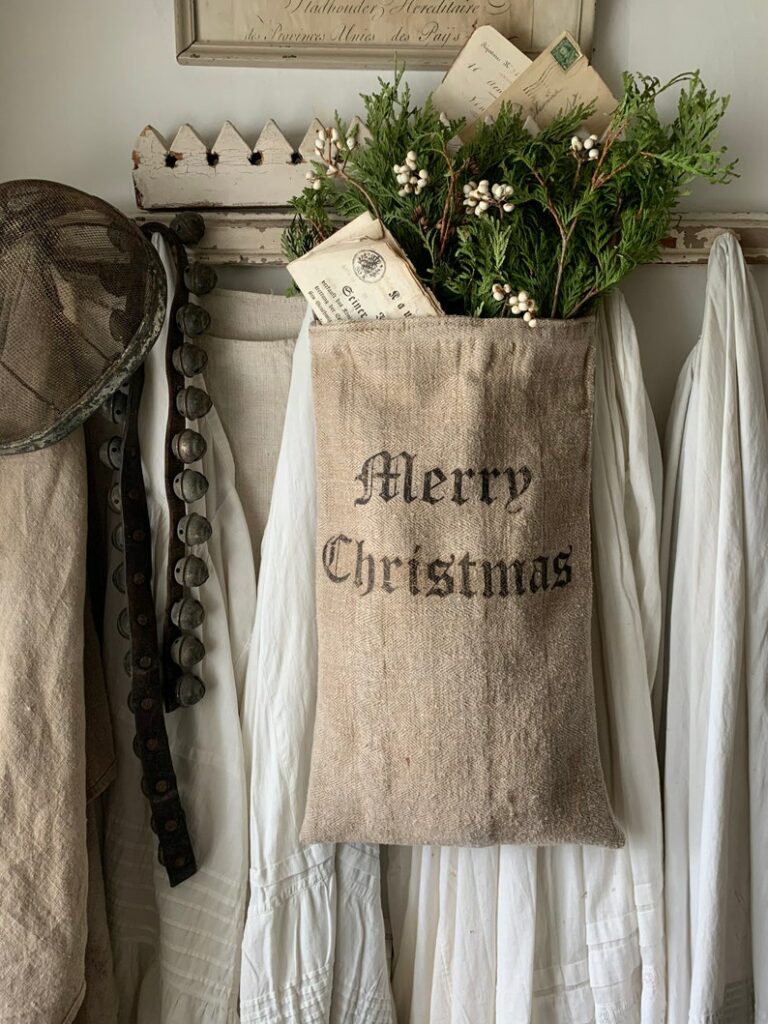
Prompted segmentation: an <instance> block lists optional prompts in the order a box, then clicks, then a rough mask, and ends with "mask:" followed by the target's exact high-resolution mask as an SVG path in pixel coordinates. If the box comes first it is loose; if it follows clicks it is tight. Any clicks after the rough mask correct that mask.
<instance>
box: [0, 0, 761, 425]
mask: <svg viewBox="0 0 768 1024" xmlns="http://www.w3.org/2000/svg"><path fill="white" fill-rule="evenodd" d="M597 2H598V23H597V37H596V47H595V52H594V62H595V64H596V65H597V66H598V68H599V69H600V70H601V71H602V73H603V75H604V76H605V77H606V78H607V79H608V80H609V82H611V83H612V84H613V85H615V86H618V84H619V80H620V72H621V70H622V69H623V68H629V69H633V70H642V71H645V72H648V73H652V74H656V75H659V77H662V78H663V77H669V76H671V75H672V74H674V73H676V72H678V71H682V70H686V69H689V68H696V67H698V68H700V69H701V71H702V73H703V75H704V77H705V80H706V81H707V82H708V83H709V84H711V86H712V87H713V88H716V89H718V90H720V91H723V92H729V93H731V94H732V97H733V98H732V104H731V109H730V110H729V112H728V115H727V125H726V129H725V132H724V139H725V141H726V142H727V143H728V145H729V146H730V147H731V149H732V150H733V152H734V153H735V154H737V155H738V156H739V157H740V158H741V173H742V177H741V179H740V180H739V181H738V182H735V183H734V184H733V185H731V186H729V187H728V188H727V189H722V188H717V189H715V188H707V189H699V190H697V191H696V192H695V194H694V196H692V197H691V199H690V200H689V201H688V205H689V207H692V208H693V207H695V208H698V209H707V208H708V209H710V210H715V209H720V210H750V209H751V210H766V209H768V175H766V173H765V171H766V169H768V121H767V119H766V112H765V105H766V97H767V96H768V59H766V55H765V44H766V41H767V40H768V3H766V2H765V0H732V2H731V3H723V0H672V2H670V0H597ZM174 53H175V51H174V39H173V12H172V2H171V0H66V2H64V0H0V140H1V141H0V180H5V179H9V178H16V177H39V178H50V179H54V180H58V181H63V182H66V183H68V184H71V185H75V186H77V187H78V188H82V189H85V190H86V191H90V192H94V193H96V194H98V195H101V196H103V197H104V198H105V199H107V200H109V201H110V202H113V203H115V204H116V205H118V206H120V207H121V208H122V209H124V210H126V211H128V210H130V209H131V208H132V206H133V195H132V190H131V176H130V169H131V168H130V153H131V148H132V145H133V142H134V139H135V138H136V135H137V134H138V132H139V131H140V129H141V128H142V127H143V126H144V125H145V124H146V123H147V122H151V123H152V124H154V125H155V127H157V128H158V129H159V130H160V131H161V132H163V133H164V134H165V135H166V136H168V137H170V136H171V135H172V134H173V132H174V131H175V129H176V128H177V127H178V125H179V124H181V123H182V122H184V121H189V122H191V123H192V124H194V126H195V127H196V128H197V129H198V131H199V132H200V133H201V134H202V135H203V137H204V138H206V139H207V141H209V142H212V141H213V139H214V137H215V135H216V133H217V131H218V129H219V128H220V126H221V123H222V121H223V120H224V119H225V118H229V119H230V120H232V121H233V122H234V123H235V124H236V125H237V127H238V128H239V129H240V131H241V132H243V134H245V135H246V137H247V138H254V139H255V136H256V133H257V132H258V130H259V128H260V127H261V126H262V124H263V122H264V121H265V120H266V118H267V117H274V118H275V119H276V120H277V121H278V122H279V123H280V125H281V127H282V128H283V130H284V131H285V132H286V134H288V135H289V137H292V138H293V139H294V140H295V141H298V139H299V138H300V136H301V135H302V134H303V131H304V128H305V126H306V124H307V123H308V121H309V119H310V118H311V117H312V116H313V115H317V116H318V117H320V118H328V117H329V116H330V115H331V114H332V112H333V111H334V109H338V110H340V111H341V112H342V113H343V114H345V115H351V114H353V113H356V112H358V110H359V103H358V101H357V95H358V93H359V92H360V91H362V90H367V89H370V88H371V87H372V86H373V85H374V84H375V81H376V77H377V73H375V72H353V71H309V70H300V69H291V70H284V69H270V68H266V69H257V68H232V69H219V68H204V67H180V66H179V65H178V64H177V63H176V60H175V56H174ZM410 77H411V81H412V84H413V86H414V90H415V93H416V95H417V96H424V95H426V93H427V92H428V91H429V90H430V89H431V88H432V87H433V86H434V84H435V83H436V82H437V80H438V76H437V75H434V74H430V73H426V72H422V73H414V74H412V75H411V76H410ZM243 273H244V274H245V273H249V274H250V275H251V276H250V277H249V279H248V280H244V279H243V278H241V279H238V280H237V281H236V283H237V284H238V285H240V286H244V287H256V288H260V289H271V288H280V287H281V286H282V276H281V275H279V274H278V273H276V272H267V271H255V272H252V273H251V272H243ZM756 276H757V278H758V281H759V282H760V284H761V287H762V289H763V294H764V296H767V297H768V272H766V270H765V268H759V269H758V270H757V272H756ZM704 280H705V271H704V270H703V269H701V268H672V267H649V268H643V269H641V270H638V271H637V272H636V273H635V274H634V275H633V276H632V277H631V278H630V279H629V280H628V281H627V282H626V284H625V286H624V292H625V294H626V295H627V298H628V300H629V302H630V305H631V307H632V311H633V313H634V315H635V319H636V322H637V326H638V332H639V335H640V344H641V348H642V352H643V360H644V367H645V372H646V379H647V382H648V387H649V390H650V392H651V398H652V401H653V403H654V407H655V409H656V412H657V416H658V417H659V419H660V420H661V421H663V420H664V418H665V417H666V410H667V407H668V404H669V400H670V398H671V394H672V390H673V388H674V383H675V378H676V375H677V371H678V369H679V367H680V365H681V363H682V361H683V359H684V357H685V354H686V353H687V351H688V350H689V349H690V347H691V346H692V345H693V344H694V343H695V341H696V337H697V333H698V330H699V326H700V320H701V311H702V301H703V290H704Z"/></svg>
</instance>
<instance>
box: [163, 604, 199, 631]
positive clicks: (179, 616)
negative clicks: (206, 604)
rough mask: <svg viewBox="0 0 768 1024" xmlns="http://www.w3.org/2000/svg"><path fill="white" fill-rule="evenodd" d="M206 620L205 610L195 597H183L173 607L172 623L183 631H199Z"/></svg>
mask: <svg viewBox="0 0 768 1024" xmlns="http://www.w3.org/2000/svg"><path fill="white" fill-rule="evenodd" d="M204 619H205V609H204V608H203V606H202V605H201V604H200V602H199V601H196V600H195V599H194V597H183V598H182V599H181V600H180V601H175V602H174V603H173V605H172V607H171V622H172V623H173V624H174V626H178V627H179V629H181V630H183V631H188V630H191V629H197V627H198V626H199V625H201V624H202V622H203V620H204Z"/></svg>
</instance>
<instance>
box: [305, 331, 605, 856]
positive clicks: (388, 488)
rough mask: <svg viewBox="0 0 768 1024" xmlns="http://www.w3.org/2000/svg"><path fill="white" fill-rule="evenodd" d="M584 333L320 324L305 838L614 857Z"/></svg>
mask: <svg viewBox="0 0 768 1024" xmlns="http://www.w3.org/2000/svg"><path fill="white" fill-rule="evenodd" d="M593 331H594V325H593V322H592V321H591V320H580V321H574V322H567V323H563V322H554V321H547V320H544V321H540V322H539V325H538V326H537V327H536V328H535V329H533V330H531V329H530V328H528V327H527V326H525V325H524V324H522V323H520V322H515V321H510V320H490V319H489V320H472V319H465V318H461V317H457V318H454V317H444V318H443V317H441V318H434V319H432V318H418V319H417V318H413V319H403V320H387V321H377V322H370V323H362V324H359V325H358V324H343V325H341V324H340V325H328V326H322V327H320V326H317V327H314V328H313V329H312V332H311V337H312V348H313V381H314V392H315V415H316V423H317V476H318V481H317V488H318V490H317V503H318V509H317V516H318V535H317V547H318V553H317V559H318V561H317V621H318V639H319V679H318V698H317V713H316V721H315V733H314V744H313V751H312V768H311V776H310V784H309V792H308V797H307V808H306V814H305V818H304V824H303V828H302V839H303V840H305V841H306V842H316V841H330V842H334V841H336V842H339V841H345V842H354V841H369V842H380V843H402V844H414V843H436V844H442V845H485V844H491V843H530V844H551V843H590V844H598V845H603V846H614V847H616V846H621V845H622V844H623V841H624V838H623V835H622V832H621V830H620V829H619V827H618V826H617V824H616V822H615V820H614V818H613V815H612V813H611V809H610V807H609V804H608V798H607V794H606V788H605V783H604V779H603V774H602V769H601V765H600V756H599V751H598V743H597V732H596V723H595V703H594V689H593V682H592V671H591V645H590V617H591V609H592V578H591V544H590V513H589V501H590V465H591V427H592V399H593Z"/></svg>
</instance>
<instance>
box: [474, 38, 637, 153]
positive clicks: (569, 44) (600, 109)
mask: <svg viewBox="0 0 768 1024" xmlns="http://www.w3.org/2000/svg"><path fill="white" fill-rule="evenodd" d="M593 102H594V104H595V113H594V114H593V115H592V116H591V117H589V118H588V119H587V120H586V121H585V122H584V127H585V128H588V129H589V130H590V131H592V132H595V133H596V134H597V135H602V133H603V132H604V131H605V129H606V128H607V127H608V124H609V122H610V120H611V115H612V114H613V112H614V110H615V109H616V107H617V106H618V100H617V99H616V97H615V96H614V95H613V94H612V93H611V90H610V89H609V88H608V86H607V85H606V84H605V82H604V81H603V80H602V78H601V77H600V75H598V73H597V72H596V71H595V69H594V68H593V67H592V66H591V65H590V63H589V61H588V60H587V58H586V56H585V55H584V54H583V53H582V52H581V50H580V49H579V46H578V44H577V42H576V40H575V39H574V38H573V36H571V35H570V34H569V33H568V32H563V33H562V34H561V35H560V36H559V37H558V38H557V39H555V41H554V42H553V43H551V44H550V45H549V46H548V47H547V48H546V49H545V50H544V51H543V53H541V54H540V55H539V56H538V57H537V58H536V60H535V61H533V63H532V64H531V65H530V67H528V68H526V69H525V70H524V71H522V72H521V73H520V74H519V75H518V76H517V78H515V79H514V81H513V82H511V83H510V84H509V85H508V86H507V88H506V89H505V90H504V92H502V93H501V94H500V95H499V96H498V97H497V98H496V99H495V100H494V101H493V103H491V104H490V106H488V107H487V108H486V109H485V110H484V111H483V113H482V115H481V117H482V118H486V117H494V116H495V115H496V114H497V113H498V111H499V108H500V107H501V105H502V103H513V104H515V105H516V106H519V107H520V108H521V110H522V111H523V113H524V114H526V115H528V116H529V117H532V118H533V119H534V120H535V122H536V123H537V124H538V125H539V126H540V127H541V128H546V127H547V125H549V124H551V122H552V121H553V120H554V119H555V117H557V115H558V114H559V113H560V111H562V110H566V109H567V108H568V107H572V106H575V105H576V104H577V103H593ZM478 120H480V118H478ZM473 133H474V125H469V126H467V127H466V128H465V129H464V130H462V132H461V133H460V135H461V138H462V139H463V140H464V141H465V142H466V141H467V140H468V139H470V138H471V137H472V135H473Z"/></svg>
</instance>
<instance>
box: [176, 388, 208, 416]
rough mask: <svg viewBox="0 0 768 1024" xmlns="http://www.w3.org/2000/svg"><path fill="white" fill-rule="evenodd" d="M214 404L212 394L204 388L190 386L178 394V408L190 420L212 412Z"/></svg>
mask: <svg viewBox="0 0 768 1024" xmlns="http://www.w3.org/2000/svg"><path fill="white" fill-rule="evenodd" d="M212 405H213V402H212V401H211V396H210V395H209V394H208V392H207V391H203V389H202V388H196V387H194V386H190V387H188V388H183V389H182V390H181V391H180V392H179V393H178V395H176V408H177V409H178V410H179V412H180V413H181V415H182V416H184V417H185V418H186V419H188V420H199V419H200V418H201V417H203V416H205V415H206V413H208V412H210V410H211V406H212Z"/></svg>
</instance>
